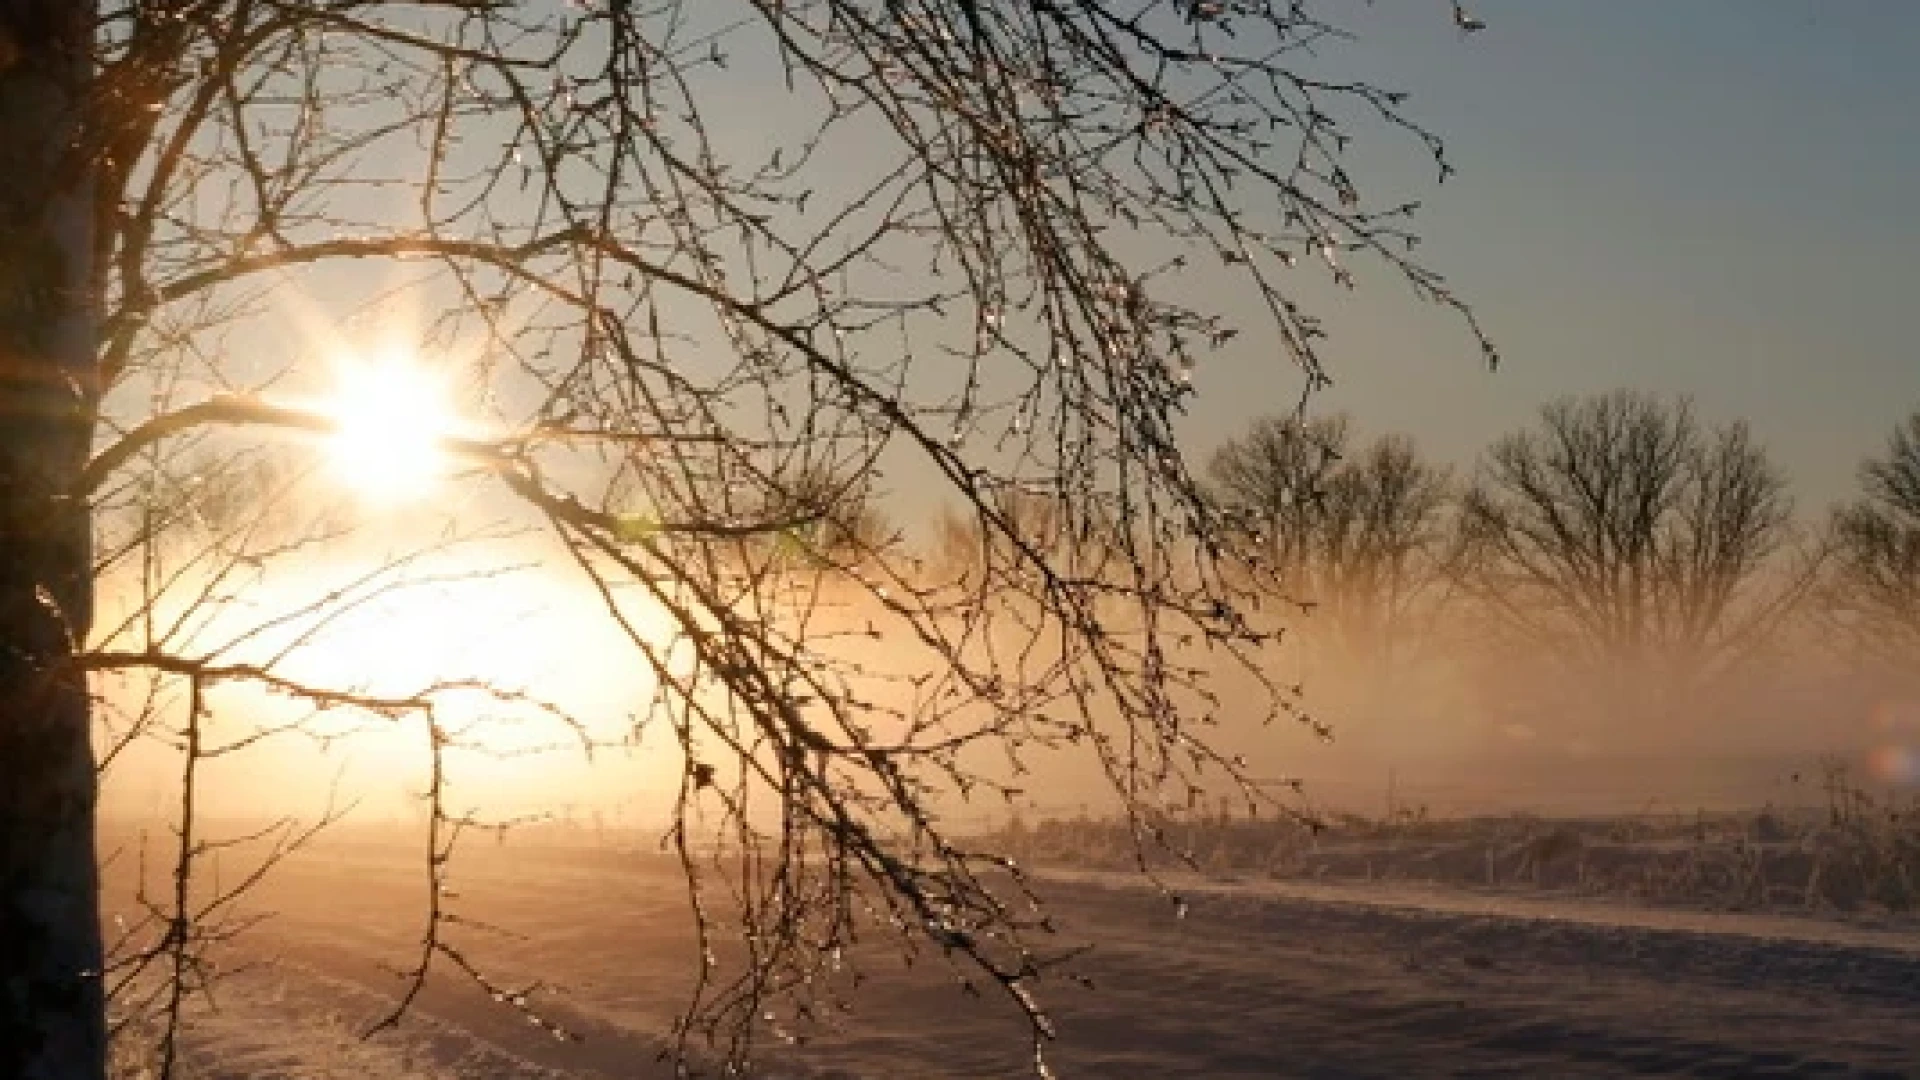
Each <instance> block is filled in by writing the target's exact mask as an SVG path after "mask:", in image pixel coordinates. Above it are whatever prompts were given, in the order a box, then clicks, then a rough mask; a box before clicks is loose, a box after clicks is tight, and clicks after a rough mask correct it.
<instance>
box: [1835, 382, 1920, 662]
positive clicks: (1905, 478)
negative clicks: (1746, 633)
mask: <svg viewBox="0 0 1920 1080" xmlns="http://www.w3.org/2000/svg"><path fill="white" fill-rule="evenodd" d="M1860 488H1861V492H1860V495H1859V496H1858V497H1856V498H1854V499H1852V500H1851V501H1849V502H1847V503H1845V504H1843V505H1842V506H1840V507H1839V508H1837V509H1836V510H1835V511H1834V513H1833V520H1832V523H1831V525H1830V540H1829V545H1830V548H1831V554H1832V561H1831V563H1830V567H1829V572H1828V574H1827V575H1826V578H1825V581H1824V582H1823V589H1822V592H1823V594H1824V595H1823V596H1822V600H1823V605H1822V606H1823V607H1824V608H1825V609H1826V613H1827V614H1828V615H1829V616H1830V617H1831V616H1833V615H1839V614H1844V617H1843V618H1839V619H1837V620H1835V623H1836V625H1834V626H1833V627H1832V629H1834V630H1835V631H1837V633H1836V634H1835V636H1834V637H1833V638H1832V639H1831V640H1833V641H1835V642H1837V643H1844V647H1845V648H1847V649H1849V650H1857V654H1858V655H1861V656H1867V657H1872V658H1874V659H1875V660H1877V661H1879V662H1882V663H1890V664H1892V665H1894V666H1895V668H1896V669H1904V670H1907V671H1911V670H1912V669H1913V668H1914V665H1915V662H1916V660H1920V412H1916V413H1914V414H1913V415H1912V416H1909V417H1907V419H1906V422H1905V423H1903V424H1902V425H1900V426H1899V427H1897V428H1895V429H1894V432H1893V435H1892V437H1890V438H1889V439H1888V440H1887V448H1886V452H1885V453H1884V454H1882V455H1881V456H1879V457H1877V458H1873V459H1870V460H1868V461H1866V462H1865V463H1863V464H1862V465H1861V466H1860Z"/></svg>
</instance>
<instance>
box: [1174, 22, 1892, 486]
mask: <svg viewBox="0 0 1920 1080" xmlns="http://www.w3.org/2000/svg"><path fill="white" fill-rule="evenodd" d="M1335 9H1341V10H1340V11H1338V12H1335ZM1326 10H1327V11H1328V12H1329V13H1333V14H1334V16H1335V17H1336V18H1338V19H1340V20H1343V22H1344V25H1346V26H1347V27H1349V28H1351V29H1353V30H1354V31H1356V32H1357V33H1359V34H1360V35H1361V41H1360V43H1358V44H1355V45H1351V46H1346V47H1344V49H1343V51H1341V52H1338V53H1334V54H1330V55H1329V56H1328V57H1327V59H1328V60H1329V62H1338V63H1341V64H1344V65H1346V67H1345V70H1349V71H1352V70H1355V65H1357V67H1358V70H1359V71H1360V72H1361V73H1363V74H1367V75H1371V76H1374V77H1377V78H1378V79H1380V80H1382V81H1383V82H1386V83H1390V84H1394V85H1397V86H1398V87H1399V88H1401V89H1405V90H1408V91H1411V92H1412V93H1413V99H1412V101H1411V103H1410V108H1411V110H1412V112H1413V114H1414V115H1415V117H1416V118H1417V119H1419V120H1421V121H1422V122H1424V123H1426V124H1427V125H1428V126H1430V127H1431V128H1433V129H1434V130H1435V131H1437V132H1438V133H1439V134H1441V135H1442V136H1443V137H1445V138H1446V140H1447V142H1448V146H1449V152H1450V156H1451V158H1452V159H1453V162H1454V164H1455V166H1456V167H1457V168H1458V169H1459V175H1458V176H1457V177H1456V178H1455V179H1453V180H1450V181H1448V182H1447V183H1446V184H1445V185H1443V186H1440V187H1437V188H1436V187H1434V186H1433V184H1432V179H1433V178H1432V174H1431V170H1430V169H1428V168H1426V167H1424V165H1422V163H1421V162H1420V161H1419V160H1418V159H1417V158H1415V157H1413V156H1412V155H1403V156H1402V157H1399V158H1395V159H1393V160H1391V161H1389V162H1388V163H1387V165H1386V166H1385V168H1386V169H1387V170H1388V171H1389V172H1390V174H1391V182H1392V183H1393V184H1395V185H1398V186H1399V188H1403V189H1404V190H1405V191H1406V192H1407V193H1408V194H1411V195H1415V196H1419V197H1421V198H1423V199H1424V201H1425V204H1426V210H1425V212H1424V215H1423V219H1424V224H1423V225H1422V229H1423V231H1424V233H1425V235H1426V237H1427V243H1426V245H1425V246H1424V247H1423V248H1422V252H1423V254H1424V256H1425V258H1426V259H1427V260H1428V261H1429V262H1430V263H1431V264H1433V265H1435V266H1436V267H1438V268H1439V269H1441V270H1442V271H1444V272H1446V273H1447V274H1448V276H1449V277H1450V279H1451V280H1452V282H1453V284H1454V285H1455V287H1456V289H1457V291H1459V292H1460V293H1462V294H1463V295H1465V296H1466V297H1468V298H1469V299H1471V300H1472V301H1473V302H1474V303H1475V304H1476V306H1477V307H1478V309H1479V311H1480V313H1481V315H1482V317H1483V319H1484V320H1485V322H1486V324H1487V327H1488V329H1489V330H1490V331H1491V332H1492V334H1493V335H1494V336H1495V337H1496V339H1497V342H1498V344H1499V345H1500V346H1501V348H1502V350H1503V353H1504V357H1505V362H1504V364H1503V367H1502V369H1501V371H1500V372H1499V373H1498V374H1496V375H1488V374H1487V373H1486V372H1485V370H1484V368H1483V367H1482V366H1481V365H1480V364H1479V362H1478V355H1477V352H1476V351H1475V349H1474V346H1473V342H1472V340H1471V338H1470V337H1469V336H1468V335H1467V334H1466V333H1465V332H1464V330H1461V329H1457V328H1456V324H1454V323H1451V322H1450V321H1449V320H1448V318H1447V317H1446V316H1445V315H1444V314H1442V313H1441V312H1440V311H1439V310H1438V309H1430V308H1423V307H1420V306H1418V305H1416V304H1414V303H1413V302H1411V301H1409V300H1405V299H1404V297H1405V296H1406V291H1405V289H1404V288H1403V287H1400V286H1398V285H1397V284H1396V283H1395V282H1393V281H1392V280H1390V279H1389V278H1387V277H1386V276H1385V275H1384V274H1383V273H1381V272H1380V271H1378V270H1374V271H1372V272H1371V273H1369V274H1368V275H1367V278H1368V280H1366V281H1364V282H1363V285H1364V286H1365V288H1364V289H1363V291H1362V293H1361V294H1360V295H1359V297H1358V298H1357V299H1356V301H1355V302H1352V303H1346V304H1343V305H1342V307H1341V308H1340V309H1339V311H1338V312H1337V313H1336V314H1337V315H1338V316H1339V319H1338V321H1337V322H1334V323H1332V326H1333V328H1334V330H1335V332H1336V335H1337V336H1336V337H1335V339H1334V341H1333V343H1332V346H1333V348H1332V351H1331V353H1330V356H1331V357H1332V358H1333V359H1334V360H1335V361H1336V362H1337V367H1336V368H1335V370H1334V375H1335V378H1336V380H1337V382H1338V385H1337V386H1336V387H1335V389H1334V390H1333V391H1332V392H1330V393H1329V394H1327V395H1325V396H1324V397H1322V398H1321V399H1319V404H1320V406H1321V407H1331V408H1345V409H1350V410H1352V411H1353V412H1354V413H1356V414H1357V416H1358V418H1359V420H1360V422H1361V426H1362V428H1363V429H1366V430H1369V431H1382V430H1401V431H1406V432H1408V433H1410V434H1413V435H1415V436H1416V437H1417V438H1419V439H1420V440H1421V442H1422V443H1423V444H1425V445H1426V446H1427V447H1428V448H1429V449H1430V450H1431V451H1432V452H1433V453H1434V454H1435V455H1437V456H1440V457H1443V458H1447V459H1450V460H1456V461H1461V462H1465V461H1468V460H1470V459H1471V458H1472V456H1473V455H1474V454H1475V453H1476V452H1477V451H1478V449H1479V448H1480V447H1481V446H1483V445H1484V444H1485V442H1486V441H1488V439H1490V438H1491V437H1492V436H1493V435H1495V434H1497V433H1499V432H1502V431H1505V430H1509V429H1511V428H1513V427H1515V426H1516V425H1518V424H1521V423H1524V422H1526V421H1527V420H1528V419H1529V418H1530V417H1531V416H1532V415H1533V413H1534V411H1535V410H1536V409H1537V407H1538V406H1539V404H1540V403H1541V402H1543V401H1545V400H1547V399H1549V398H1551V397H1554V396H1557V395H1559V394H1563V393H1568V392H1580V391H1587V390H1601V389H1607V388H1611V387H1614V386H1619V385H1631V386H1636V387H1642V388H1648V389H1657V390H1671V391H1681V392H1689V393H1692V394H1694V395H1695V396H1696V398H1697V399H1698V401H1699V404H1700V406H1701V411H1702V412H1703V413H1704V414H1705V415H1706V416H1707V417H1709V418H1711V419H1716V420H1718V419H1726V418H1732V417H1735V416H1745V417H1747V418H1749V419H1750V420H1751V422H1752V423H1753V425H1754V427H1755V429H1756V431H1757V433H1758V434H1759V435H1760V436H1761V437H1762V438H1763V439H1764V440H1765V442H1766V443H1767V444H1768V445H1769V446H1770V447H1772V448H1773V449H1774V450H1775V451H1776V452H1777V454H1778V456H1779V458H1780V460H1781V461H1782V463H1783V464H1784V465H1785V466H1786V467H1787V468H1788V470H1789V471H1790V472H1791V474H1792V476H1793V480H1794V484H1795V490H1796V492H1797V493H1798V494H1799V496H1800V497H1801V499H1802V505H1803V506H1805V507H1807V508H1809V509H1816V508H1819V507H1822V506H1824V505H1825V504H1826V503H1827V502H1828V501H1829V500H1830V499H1831V498H1833V497H1834V496H1835V495H1837V494H1841V493H1843V492H1844V491H1845V490H1846V489H1847V488H1848V487H1849V486H1850V485H1851V483H1852V476H1853V470H1854V468H1855V465H1856V464H1857V462H1858V460H1859V458H1860V457H1861V456H1863V455H1864V454H1866V453H1869V452H1873V451H1876V450H1878V449H1879V447H1880V446H1881V445H1882V443H1883V441H1884V439H1885V437H1886V435H1887V433H1888V432H1889V431H1890V429H1891V428H1892V426H1893V425H1894V423H1895V422H1896V421H1897V420H1898V419H1899V418H1900V417H1902V416H1904V415H1905V414H1906V413H1907V412H1909V411H1910V410H1912V409H1914V408H1920V348H1916V347H1915V345H1914V344H1913V341H1912V339H1911V337H1910V332H1909V326H1910V322H1909V316H1910V315H1911V314H1912V312H1913V310H1914V308H1915V306H1916V303H1917V302H1920V288H1917V287H1916V284H1920V274H1916V272H1915V269H1914V264H1913V261H1912V260H1913V257H1914V255H1915V252H1916V250H1920V208H1916V206H1915V204H1914V202H1913V201H1912V200H1913V199H1914V197H1915V196H1916V195H1920V3H1912V2H1910V0H1604V2H1603V0H1472V2H1471V3H1470V4H1469V10H1471V11H1473V12H1474V13H1475V14H1477V15H1479V16H1481V17H1482V18H1484V19H1485V20H1486V22H1487V23H1488V24H1489V29H1488V30H1487V31H1486V32H1484V33H1481V34H1478V35H1475V36H1473V37H1472V38H1471V39H1467V40H1462V38H1461V36H1460V35H1459V33H1458V32H1456V31H1455V30H1454V29H1453V27H1452V26H1451V24H1450V21H1449V9H1448V6H1447V3H1446V0H1377V2H1376V3H1374V4H1372V5H1362V4H1351V5H1332V6H1330V7H1329V8H1327V9H1326ZM1403 165H1404V167H1405V171H1400V170H1402V168H1403ZM1416 165H1420V166H1421V168H1419V169H1418V170H1417V171H1416V170H1415V169H1414V166H1416ZM1373 175H1374V176H1375V177H1376V178H1379V175H1380V174H1379V172H1378V171H1377V170H1376V172H1375V173H1374V174H1373ZM1365 182H1366V181H1365V176H1364V175H1363V176H1362V183H1363V184H1364V183H1365ZM1257 325H1258V324H1257V323H1254V322H1252V321H1251V320H1250V321H1249V330H1250V331H1251V330H1252V328H1253V327H1254V326H1257ZM1235 347H1236V348H1237V349H1238V350H1239V351H1240V353H1241V354H1242V355H1241V356H1239V357H1235V359H1236V360H1241V359H1245V360H1253V359H1255V358H1256V354H1257V353H1258V352H1259V351H1260V350H1261V348H1262V345H1261V335H1260V334H1258V333H1253V332H1249V333H1248V334H1247V335H1245V336H1243V337H1242V338H1241V339H1240V340H1239V341H1237V342H1236V343H1235ZM1257 366H1258V365H1255V364H1250V363H1239V362H1236V363H1231V364H1222V365H1220V368H1219V369H1218V371H1219V374H1218V377H1217V378H1213V379H1205V378H1203V379H1202V381H1201V382H1200V384H1199V385H1200V386H1201V390H1202V393H1201V395H1200V399H1199V402H1198V405H1197V411H1196V416H1195V420H1196V423H1195V424H1194V425H1193V427H1192V429H1191V431H1192V433H1193V434H1194V436H1195V446H1194V448H1195V449H1196V450H1200V449H1205V448H1207V447H1208V446H1209V445H1210V443H1211V442H1212V441H1217V435H1216V434H1215V433H1217V432H1222V431H1230V430H1232V429H1233V428H1234V427H1237V426H1238V425H1240V424H1242V423H1244V422H1245V420H1246V419H1247V418H1248V417H1250V416H1251V415H1253V414H1255V413H1257V412H1258V411H1260V409H1261V407H1262V405H1263V403H1264V404H1266V405H1268V406H1270V407H1282V406H1284V405H1285V404H1286V403H1287V401H1288V399H1289V397H1290V395H1291V394H1292V393H1293V392H1294V389H1295V385H1296V384H1295V383H1294V382H1293V381H1290V380H1288V379H1284V378H1275V377H1272V376H1269V378H1274V382H1273V383H1272V385H1271V388H1269V387H1268V386H1265V385H1262V383H1261V379H1260V377H1259V376H1257V375H1254V374H1250V373H1249V369H1250V368H1255V367H1257ZM1267 370H1269V371H1274V370H1278V369H1277V368H1268V369H1267Z"/></svg>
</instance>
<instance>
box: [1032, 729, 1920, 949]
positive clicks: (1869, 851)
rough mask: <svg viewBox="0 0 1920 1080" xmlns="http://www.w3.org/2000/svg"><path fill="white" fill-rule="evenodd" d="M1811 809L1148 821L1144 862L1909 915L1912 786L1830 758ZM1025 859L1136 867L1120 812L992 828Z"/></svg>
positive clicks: (1912, 901) (1239, 872) (1913, 882)
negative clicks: (1866, 782)
mask: <svg viewBox="0 0 1920 1080" xmlns="http://www.w3.org/2000/svg"><path fill="white" fill-rule="evenodd" d="M1824 796H1825V801H1824V805H1817V804H1816V805H1810V806H1803V807H1797V808H1780V807H1773V806H1768V807H1764V808H1762V809H1759V810H1756V811H1749V812H1744V813H1727V812H1719V813H1707V812H1699V813H1694V814H1656V813H1651V812H1649V813H1641V814H1633V815H1624V816H1615V817H1589V818H1544V817H1535V816H1531V815H1504V816H1497V817H1462V818H1453V819H1441V818H1435V817H1432V816H1430V815H1428V814H1427V813H1425V812H1424V810H1421V809H1418V808H1415V809H1410V810H1402V811H1400V812H1398V813H1396V814H1395V815H1393V817H1392V818H1390V819H1389V818H1369V817H1365V816H1361V815H1355V814H1333V815H1326V816H1323V817H1321V818H1320V819H1319V820H1318V822H1317V824H1316V825H1309V824H1306V823H1303V822H1300V821H1295V820H1271V819H1266V820H1263V819H1258V818H1253V819H1249V818H1235V817H1229V816H1226V815H1220V814H1215V815H1199V816H1187V817H1179V818H1174V819H1171V820H1169V821H1167V822H1164V823H1162V837H1163V839H1164V845H1163V846H1161V847H1158V848H1156V847H1152V846H1149V848H1148V850H1147V851H1146V852H1145V854H1146V856H1147V858H1148V860H1149V863H1150V864H1153V865H1162V866H1167V867H1173V866H1185V867H1187V868H1191V869H1195V870H1200V871H1203V872H1206V873H1212V874H1218V875H1230V876H1264V877H1270V878H1275V879H1284V880H1319V881H1354V882H1375V881H1406V882H1426V883H1436V884H1444V885H1456V886H1471V887H1496V888H1506V889H1538V890H1554V891H1561V892H1569V893H1577V894H1583V895H1593V896H1611V897H1621V898H1629V899H1634V900H1641V901H1646V902H1651V903H1662V904H1685V905H1702V906H1711V907H1723V908H1735V909H1747V910H1757V909H1763V910H1775V911H1798V912H1810V913H1848V914H1872V913H1882V912H1884V913H1902V914H1905V913H1914V912H1920V796H1916V795H1913V794H1906V795H1894V794H1883V793H1875V792H1872V791H1869V790H1867V789H1865V788H1863V787H1861V786H1860V785H1858V784H1857V783H1855V782H1853V781H1852V779H1851V778H1850V777H1849V776H1848V774H1847V773H1846V771H1845V770H1844V769H1843V768H1840V767H1838V766H1829V767H1827V769H1826V770H1825V777H1824ZM995 839H996V840H997V841H998V842H1000V843H1003V844H1006V845H1008V846H1009V848H1010V849H1011V850H1012V851H1013V852H1014V853H1015V855H1016V857H1019V858H1022V859H1023V860H1025V861H1027V862H1032V863H1042V864H1044V863H1056V864H1069V865H1075V866H1082V867H1091V868H1104V869H1122V868H1127V867H1131V866H1134V865H1136V864H1137V860H1136V855H1135V847H1134V842H1133V838H1132V834H1131V833H1130V831H1129V829H1128V828H1127V827H1126V824H1125V823H1124V822H1121V821H1115V820H1109V819H1092V818H1085V817H1081V818H1075V819H1049V820H1045V821H1041V822H1039V823H1037V824H1033V825H1025V824H1020V823H1016V824H1014V825H1013V826H1010V827H1009V828H1008V829H1007V830H1005V831H1004V833H1003V834H1002V835H1000V836H999V837H996V838H995Z"/></svg>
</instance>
